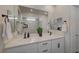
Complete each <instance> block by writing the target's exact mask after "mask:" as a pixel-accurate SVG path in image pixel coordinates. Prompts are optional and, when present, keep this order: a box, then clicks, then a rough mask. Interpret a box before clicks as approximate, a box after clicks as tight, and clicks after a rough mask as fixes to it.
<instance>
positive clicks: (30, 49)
mask: <svg viewBox="0 0 79 59" xmlns="http://www.w3.org/2000/svg"><path fill="white" fill-rule="evenodd" d="M5 52H7V53H36V52H37V45H36V44H31V45H24V46H19V47H16V48H10V49H6V50H5Z"/></svg>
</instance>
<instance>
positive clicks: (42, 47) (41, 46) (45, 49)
mask: <svg viewBox="0 0 79 59" xmlns="http://www.w3.org/2000/svg"><path fill="white" fill-rule="evenodd" d="M38 52H39V53H50V52H51V40H50V41H44V42H40V43H38Z"/></svg>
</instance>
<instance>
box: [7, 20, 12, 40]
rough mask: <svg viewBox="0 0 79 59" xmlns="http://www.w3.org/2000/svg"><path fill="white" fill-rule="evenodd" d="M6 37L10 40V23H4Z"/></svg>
mask: <svg viewBox="0 0 79 59" xmlns="http://www.w3.org/2000/svg"><path fill="white" fill-rule="evenodd" d="M6 25H7V26H6V35H7V38H8V39H12V30H11V24H10V22H7V23H6Z"/></svg>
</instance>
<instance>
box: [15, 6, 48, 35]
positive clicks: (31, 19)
mask: <svg viewBox="0 0 79 59" xmlns="http://www.w3.org/2000/svg"><path fill="white" fill-rule="evenodd" d="M47 20H48V12H47V11H42V10H38V9H34V8H29V7H24V6H19V10H18V19H17V20H15V26H16V27H15V28H16V31H17V32H18V33H20V34H22V33H24V32H25V31H26V32H29V33H36V32H37V31H36V29H37V27H38V26H41V27H42V28H43V29H44V31H47V30H46V29H47V26H46V25H47V24H48V23H47ZM24 24H26V25H27V26H28V27H27V28H26V29H24V28H23V27H24ZM23 31H24V32H23Z"/></svg>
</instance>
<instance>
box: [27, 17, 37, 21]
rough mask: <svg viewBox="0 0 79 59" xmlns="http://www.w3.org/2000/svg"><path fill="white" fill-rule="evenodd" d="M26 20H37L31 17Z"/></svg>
mask: <svg viewBox="0 0 79 59" xmlns="http://www.w3.org/2000/svg"><path fill="white" fill-rule="evenodd" d="M26 20H28V21H36V18H33V17H31V18H27V19H26Z"/></svg>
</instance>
